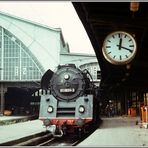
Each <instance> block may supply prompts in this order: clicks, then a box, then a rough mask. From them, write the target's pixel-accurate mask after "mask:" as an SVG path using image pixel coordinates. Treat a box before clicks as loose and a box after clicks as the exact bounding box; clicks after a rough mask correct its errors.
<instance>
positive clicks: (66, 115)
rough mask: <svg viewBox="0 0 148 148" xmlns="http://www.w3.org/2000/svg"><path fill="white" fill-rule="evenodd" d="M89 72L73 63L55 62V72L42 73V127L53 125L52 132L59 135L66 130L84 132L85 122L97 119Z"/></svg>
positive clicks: (92, 85)
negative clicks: (60, 63)
mask: <svg viewBox="0 0 148 148" xmlns="http://www.w3.org/2000/svg"><path fill="white" fill-rule="evenodd" d="M91 79H92V77H91V75H90V73H89V72H88V71H87V70H86V69H85V70H83V71H82V70H80V69H78V68H77V67H76V66H75V65H74V64H67V65H59V66H58V68H57V70H56V72H54V73H53V72H52V71H51V70H48V71H47V72H46V73H45V74H44V75H43V77H42V80H41V87H42V89H46V90H47V89H48V90H50V94H46V95H42V96H41V102H40V114H39V119H40V120H42V121H43V123H44V125H45V126H46V127H48V126H51V125H55V127H56V129H55V131H54V132H53V135H54V136H58V137H61V136H63V134H67V133H68V132H70V131H73V132H76V131H78V132H84V131H85V130H86V127H87V126H88V125H90V124H91V125H92V126H94V125H96V124H97V122H98V119H99V107H98V106H99V102H98V95H97V92H98V89H97V87H96V86H95V85H94V84H93V81H91Z"/></svg>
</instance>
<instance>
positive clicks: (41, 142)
mask: <svg viewBox="0 0 148 148" xmlns="http://www.w3.org/2000/svg"><path fill="white" fill-rule="evenodd" d="M93 132H94V129H93V130H90V131H88V132H87V133H85V134H83V135H81V138H80V135H73V134H69V135H67V136H63V137H61V138H57V137H56V138H55V137H53V135H52V134H51V133H50V132H49V131H46V132H41V133H38V134H35V135H30V136H28V137H24V138H20V139H17V140H14V141H10V142H6V143H3V144H0V146H76V145H77V144H79V143H80V142H82V141H83V140H84V139H86V138H87V137H88V136H89V135H90V134H92V133H93Z"/></svg>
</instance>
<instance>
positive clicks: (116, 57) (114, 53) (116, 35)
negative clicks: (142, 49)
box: [102, 31, 137, 65]
mask: <svg viewBox="0 0 148 148" xmlns="http://www.w3.org/2000/svg"><path fill="white" fill-rule="evenodd" d="M102 52H103V56H104V57H105V59H106V60H107V61H108V62H110V63H111V64H115V65H124V64H128V63H129V62H131V61H132V60H133V59H134V57H135V55H136V52H137V44H136V41H135V38H134V37H133V36H132V35H131V34H129V33H127V32H124V31H115V32H112V33H110V34H108V35H107V36H106V38H105V40H104V43H103V47H102Z"/></svg>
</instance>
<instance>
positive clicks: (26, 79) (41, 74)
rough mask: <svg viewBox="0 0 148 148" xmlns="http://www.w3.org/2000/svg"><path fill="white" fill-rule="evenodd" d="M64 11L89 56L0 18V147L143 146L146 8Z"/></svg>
mask: <svg viewBox="0 0 148 148" xmlns="http://www.w3.org/2000/svg"><path fill="white" fill-rule="evenodd" d="M41 3H42V2H41ZM64 3H66V2H63V3H59V2H57V4H59V5H60V4H61V5H64ZM68 3H69V4H70V5H71V6H72V7H73V10H74V11H75V13H76V15H77V17H78V19H79V21H80V22H81V25H82V26H83V29H84V30H85V31H86V34H87V36H88V38H89V40H90V43H91V45H92V47H93V50H94V53H95V54H90V53H83V51H84V50H83V49H82V52H79V53H77V52H72V51H71V46H70V44H69V42H67V41H66V39H65V34H64V31H63V29H62V28H60V27H59V28H58V27H57V28H56V27H52V26H48V25H47V24H44V23H43V24H42V23H39V22H37V21H33V20H30V19H26V18H23V17H20V16H19V17H18V16H17V15H14V14H13V13H12V14H11V13H6V12H2V11H0V146H59V147H61V146H78V147H84V146H88V147H102V146H103V147H104V146H105V147H122V146H123V147H124V146H129V147H132V146H136V147H137V146H138V147H146V146H148V131H147V130H148V56H147V55H148V51H147V47H148V45H147V40H148V17H147V16H148V3H144V2H138V1H133V0H131V1H129V2H107V3H106V2H83V1H82V2H68ZM44 4H45V3H44ZM48 4H49V5H50V4H51V3H49V2H47V5H48ZM66 4H67V3H66ZM0 9H1V8H0ZM38 13H40V12H38ZM63 21H64V20H63ZM70 27H71V30H72V31H74V29H73V26H70ZM76 31H77V30H76ZM78 36H79V34H78V35H77V37H78ZM79 43H80V44H83V43H82V42H81V41H80V42H79ZM79 46H80V45H79Z"/></svg>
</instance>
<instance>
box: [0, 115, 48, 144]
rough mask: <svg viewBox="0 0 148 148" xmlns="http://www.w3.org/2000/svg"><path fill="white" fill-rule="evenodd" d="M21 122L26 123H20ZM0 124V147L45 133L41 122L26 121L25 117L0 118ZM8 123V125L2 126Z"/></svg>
mask: <svg viewBox="0 0 148 148" xmlns="http://www.w3.org/2000/svg"><path fill="white" fill-rule="evenodd" d="M23 120H24V121H25V120H26V121H25V122H22V121H23ZM19 121H20V122H19ZM0 122H3V125H0V145H1V144H3V143H5V142H9V141H13V140H17V139H21V138H23V137H27V136H30V135H34V134H37V133H39V132H44V131H46V128H45V127H44V126H43V122H42V121H40V120H38V119H37V120H28V117H27V116H0ZM8 122H9V124H4V123H8ZM13 122H15V123H13ZM10 123H13V124H10Z"/></svg>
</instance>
